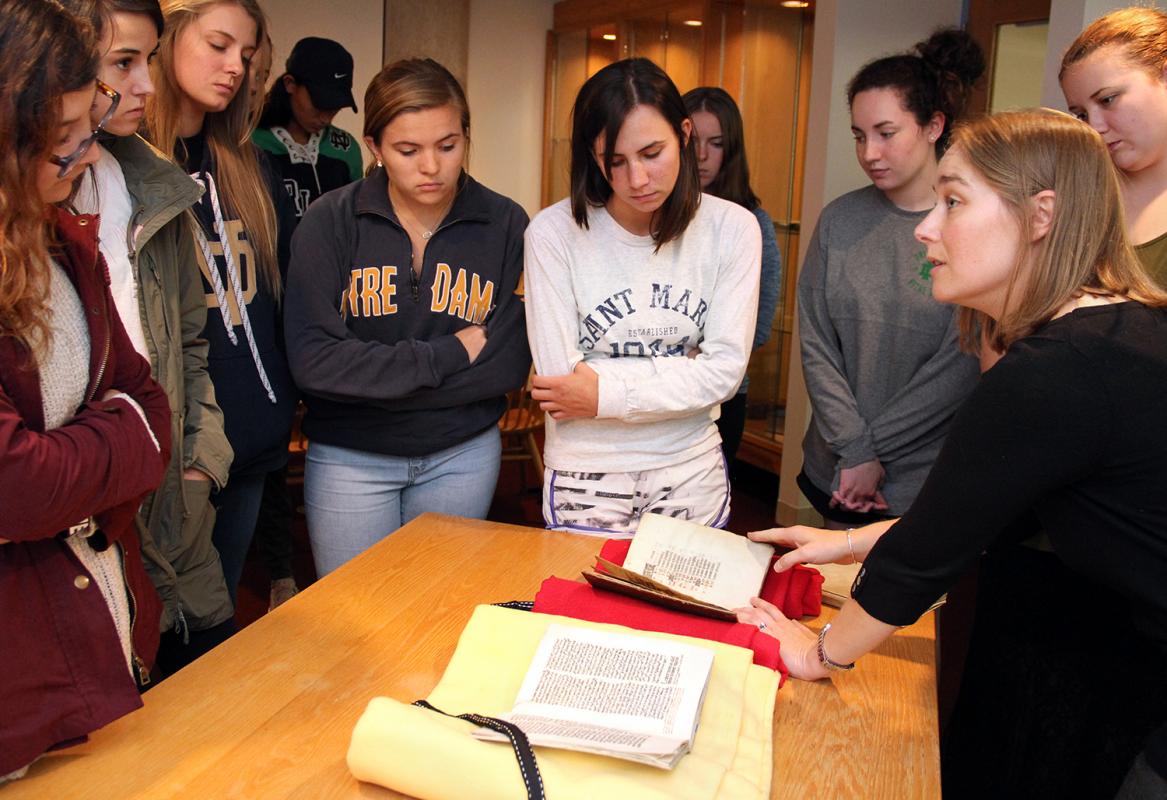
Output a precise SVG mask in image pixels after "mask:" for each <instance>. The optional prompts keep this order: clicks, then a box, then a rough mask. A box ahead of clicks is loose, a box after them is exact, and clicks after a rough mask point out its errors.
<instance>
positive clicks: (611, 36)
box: [603, 33, 616, 42]
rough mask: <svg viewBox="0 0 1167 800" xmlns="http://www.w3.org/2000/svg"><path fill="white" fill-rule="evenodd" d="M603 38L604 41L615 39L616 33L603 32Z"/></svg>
mask: <svg viewBox="0 0 1167 800" xmlns="http://www.w3.org/2000/svg"><path fill="white" fill-rule="evenodd" d="M603 39H604V41H606V42H614V41H616V34H614V33H605V34H604V36H603Z"/></svg>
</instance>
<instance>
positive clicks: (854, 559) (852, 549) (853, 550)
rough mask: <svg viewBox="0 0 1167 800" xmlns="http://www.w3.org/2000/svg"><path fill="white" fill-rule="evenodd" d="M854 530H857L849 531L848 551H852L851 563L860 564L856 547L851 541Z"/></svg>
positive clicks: (851, 529) (850, 529)
mask: <svg viewBox="0 0 1167 800" xmlns="http://www.w3.org/2000/svg"><path fill="white" fill-rule="evenodd" d="M853 530H855V529H854V528H848V529H847V549H848V550H850V551H851V563H852V564H858V563H859V559H857V558H855V545H854V543H853V542H852V541H851V531H853Z"/></svg>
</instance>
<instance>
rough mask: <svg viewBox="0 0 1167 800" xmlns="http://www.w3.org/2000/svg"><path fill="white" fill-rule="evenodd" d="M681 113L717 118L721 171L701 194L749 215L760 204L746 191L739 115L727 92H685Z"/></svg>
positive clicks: (743, 138)
mask: <svg viewBox="0 0 1167 800" xmlns="http://www.w3.org/2000/svg"><path fill="white" fill-rule="evenodd" d="M681 99H682V100H684V101H685V110H686V111H688V112H689V115H690V116H692V115H693V114H696V113H697V112H698V111H706V112H708V113H710V114H712V115H713V116H714V117H716V118H717V124H718V125H720V126H721V152H722V156H721V169H720V170H718V171H717V174H716V175H715V176H713V180H712V181H710V182H709V185H708V186H706V187H705V191H706V192H707V193H708V194H711V195H713V196H714V197H720V198H721V199H722V200H729V201H730V202H733V203H737V204H738V205H739V206H744V207H746V208H748V209H749V210H750V211H753V210H754V209H755V208H757V207H758V206H759V205H761V201H760V200H758V196H757V195H756V194H754V190H753V189H751V188H750V165H749V162H748V161H746V135H745V132H744V130H743V128H744V127H745V126H744V125H743V124H742V113H741V111H739V110H738V107H737V103H735V102H734V101H733V98H732V97H731V96H730V94H729V92H727V91H725V89H722V88H720V87H718V86H698V87H697V88H696V89H690V90H689V91H687V92H685V95H684V97H682V98H681Z"/></svg>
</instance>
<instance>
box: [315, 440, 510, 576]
mask: <svg viewBox="0 0 1167 800" xmlns="http://www.w3.org/2000/svg"><path fill="white" fill-rule="evenodd" d="M501 456H502V445H501V442H500V440H499V434H498V428H497V427H496V426H491V427H490V428H489V429H487V430H486V431H485V432H483V433H480V434H478V435H477V436H475V437H474V438H473V439H470V440H468V441H465V442H463V443H462V444H459V445H455V446H454V447H449V448H447V449H445V450H439V451H438V452H436V453H430V454H429V455H425V456H414V457H407V456H387V455H383V454H381V453H370V452H367V451H364V450H351V449H349V448H347V447H336V446H334V445H329V444H322V443H321V442H309V444H308V453H307V455H306V456H305V460H304V514H305V516H306V517H307V518H308V538H309V540H310V541H311V542H312V560H313V561H315V562H316V574H317V576H318V577H321V578H323V577H324V576H325V575H327V574H328V573H329V572H332V571H333V570H334V569H336V568H337V567H339V566H340V565H342V564H344V563H345V562H346V561H348V560H349V559H351V558H353V557H355V556H358V555H360V554H361V553H363V552H364V551H365V550H368V549H369V548H370V547H372V546H373V545H374V544H376V543H377V542H379V541H381V540H382V539H384V538H385V537H386V536H388V535H389V534H391V533H393V531H395V530H397V529H398V528H400V527H401V526H402V525H404V524H405V523H407V522H409V521H410V520H411V519H413V518H414V517H417V516H419V515H421V514H424V513H425V512H427V511H439V512H441V513H443V514H455V515H458V516H461V517H474V518H477V519H483V518H485V517H486V513H487V512H488V511H489V510H490V501H491V500H492V499H493V497H494V487H495V484H496V483H497V482H498V468H499V462H500V460H501Z"/></svg>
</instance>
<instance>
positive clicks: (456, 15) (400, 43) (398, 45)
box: [385, 0, 470, 86]
mask: <svg viewBox="0 0 1167 800" xmlns="http://www.w3.org/2000/svg"><path fill="white" fill-rule="evenodd" d="M469 50H470V0H385V63H386V64H389V63H391V62H393V61H396V60H398V59H400V58H432V59H434V60H435V61H438V62H440V63H441V64H442V65H443V66H445V67H446V69H448V70H450V72H451V73H453V75H454V77H455V78H457V79H458V81H459V82H460V83H461V84H462V85H463V86H465V85H466V74H467V71H466V65H467V62H468V60H469Z"/></svg>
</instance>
